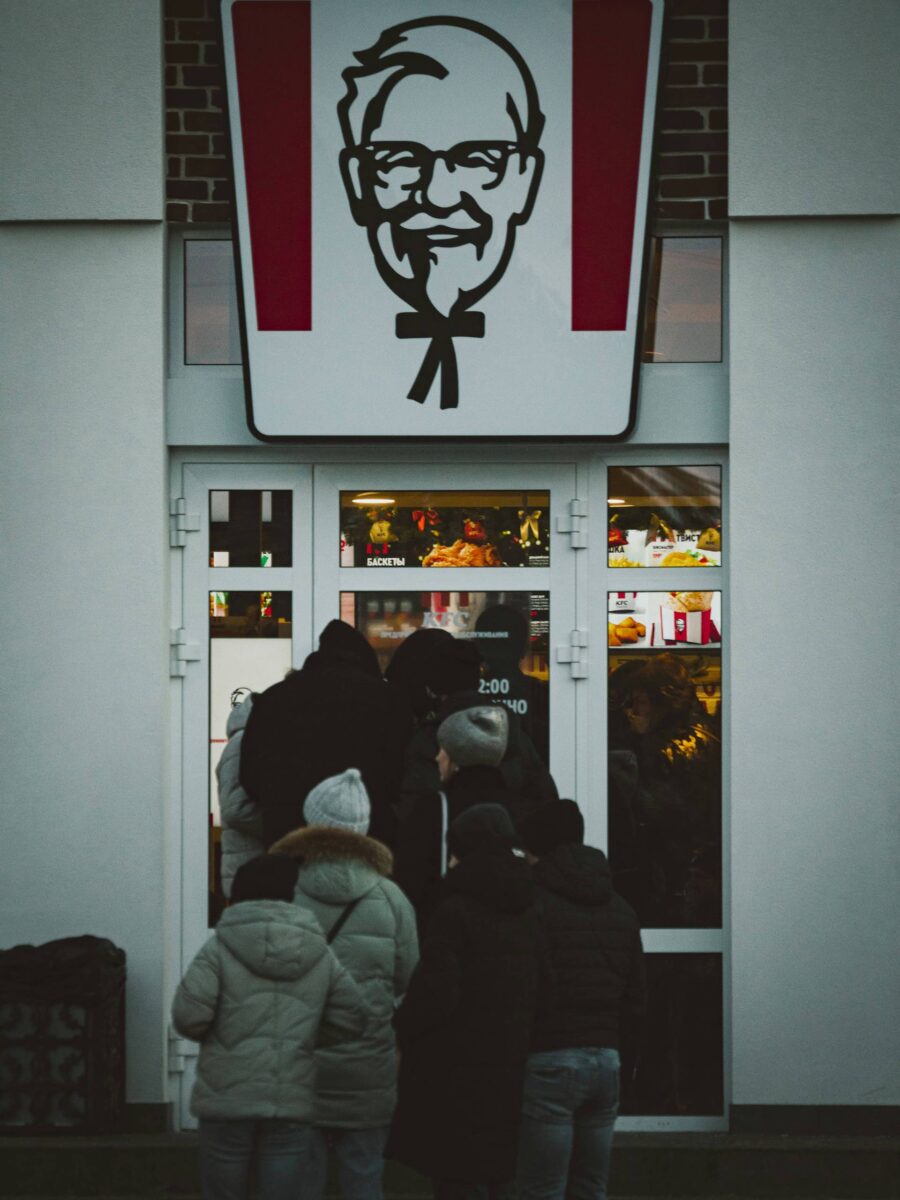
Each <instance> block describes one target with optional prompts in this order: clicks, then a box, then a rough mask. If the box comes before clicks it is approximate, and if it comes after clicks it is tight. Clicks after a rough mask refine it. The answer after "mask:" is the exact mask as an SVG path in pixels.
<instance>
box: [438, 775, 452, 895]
mask: <svg viewBox="0 0 900 1200" xmlns="http://www.w3.org/2000/svg"><path fill="white" fill-rule="evenodd" d="M440 797H441V878H443V877H444V876H445V875H446V874H447V828H448V825H449V820H450V802H449V800H448V799H447V793H446V792H441V793H440Z"/></svg>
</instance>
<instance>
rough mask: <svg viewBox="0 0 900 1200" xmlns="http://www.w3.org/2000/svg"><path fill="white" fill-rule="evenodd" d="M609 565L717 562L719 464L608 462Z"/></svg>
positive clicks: (704, 564) (719, 549)
mask: <svg viewBox="0 0 900 1200" xmlns="http://www.w3.org/2000/svg"><path fill="white" fill-rule="evenodd" d="M607 491H608V501H607V502H608V505H609V518H608V520H609V525H608V530H607V542H608V550H609V565H610V566H611V567H717V566H719V564H720V563H721V561H722V468H721V467H719V466H700V467H655V466H654V467H610V469H609V482H608V488H607Z"/></svg>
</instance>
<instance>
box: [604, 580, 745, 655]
mask: <svg viewBox="0 0 900 1200" xmlns="http://www.w3.org/2000/svg"><path fill="white" fill-rule="evenodd" d="M608 610H609V612H608V618H607V621H608V624H607V643H608V645H609V646H610V648H614V649H620V648H621V649H627V648H629V647H634V648H636V649H641V650H646V649H647V648H648V647H661V648H663V649H672V650H677V649H678V648H679V647H693V646H709V645H719V644H720V643H721V641H722V633H721V629H722V593H721V592H609V593H608Z"/></svg>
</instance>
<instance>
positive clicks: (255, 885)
mask: <svg viewBox="0 0 900 1200" xmlns="http://www.w3.org/2000/svg"><path fill="white" fill-rule="evenodd" d="M296 879H297V863H296V862H295V861H292V860H291V859H288V858H283V857H279V856H277V855H271V854H265V855H260V856H259V857H258V858H255V859H252V860H251V861H250V862H247V863H245V864H244V865H243V866H242V867H241V868H240V870H239V871H238V872H237V874H236V875H235V878H234V887H233V889H232V905H231V907H230V908H227V909H226V910H225V912H224V913H223V914H222V917H221V919H220V920H219V923H218V925H217V926H216V929H215V933H214V934H213V936H212V937H211V938H210V939H209V940H208V941H207V942H206V944H205V945H204V946H203V947H202V949H201V950H200V951H199V953H198V954H197V955H196V956H195V958H194V960H193V961H192V963H191V965H190V966H189V967H188V969H187V971H186V972H185V975H184V978H183V979H182V981H181V983H180V984H179V985H178V989H177V991H176V993H175V999H174V1000H173V1002H172V1024H173V1026H174V1027H175V1031H176V1032H177V1033H178V1034H179V1035H180V1036H181V1037H185V1038H190V1039H192V1040H193V1041H197V1042H200V1043H201V1045H200V1057H199V1059H198V1063H197V1080H196V1083H195V1084H194V1088H193V1092H192V1094H191V1112H192V1113H193V1114H194V1116H195V1117H197V1118H198V1120H199V1123H200V1167H201V1175H202V1179H203V1196H204V1200H225V1198H226V1197H227V1198H228V1200H249V1193H250V1174H251V1168H252V1166H253V1164H254V1163H255V1166H256V1172H255V1173H256V1177H257V1179H256V1183H257V1197H258V1200H298V1198H299V1197H302V1196H303V1195H304V1187H305V1180H306V1177H307V1175H308V1173H309V1168H310V1161H311V1156H312V1153H313V1150H314V1139H315V1133H314V1130H313V1125H312V1122H313V1119H314V1117H315V1108H316V1059H315V1050H316V1046H317V1044H318V1043H319V1041H320V1040H321V1039H322V1038H323V1037H324V1038H325V1039H334V1038H337V1039H338V1040H340V1039H341V1038H350V1039H355V1038H358V1037H360V1036H361V1035H362V1034H363V1033H364V1032H365V1030H366V1027H367V1021H368V1008H367V1005H366V1003H365V1001H364V999H363V996H362V994H361V991H360V989H359V987H358V986H357V984H356V983H355V982H354V981H353V979H352V978H351V977H350V975H349V974H348V973H347V971H346V970H345V968H344V967H342V966H341V965H340V963H339V962H338V961H337V959H336V958H335V956H334V954H333V953H332V952H331V950H330V948H329V946H328V944H327V943H326V940H325V935H324V934H323V932H322V929H321V926H320V925H319V922H318V921H317V920H316V918H315V917H314V916H313V915H312V914H311V913H308V912H306V911H304V910H303V909H301V908H299V907H298V906H297V905H296V904H294V903H293V902H292V896H293V894H294V888H295V886H296Z"/></svg>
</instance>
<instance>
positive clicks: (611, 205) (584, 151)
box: [572, 0, 652, 330]
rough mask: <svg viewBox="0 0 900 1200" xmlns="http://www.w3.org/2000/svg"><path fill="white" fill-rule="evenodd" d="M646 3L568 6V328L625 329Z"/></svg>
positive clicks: (591, 1)
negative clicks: (569, 228)
mask: <svg viewBox="0 0 900 1200" xmlns="http://www.w3.org/2000/svg"><path fill="white" fill-rule="evenodd" d="M651 16H652V7H651V4H650V0H573V4H572V328H573V329H576V330H607V329H624V328H625V325H626V317H627V311H628V284H629V281H630V276H631V242H632V238H633V236H634V216H635V213H634V206H635V198H636V196H637V184H638V171H639V169H640V163H641V131H642V126H643V121H644V92H645V89H646V84H647V58H648V52H649V47H650V19H651Z"/></svg>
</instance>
